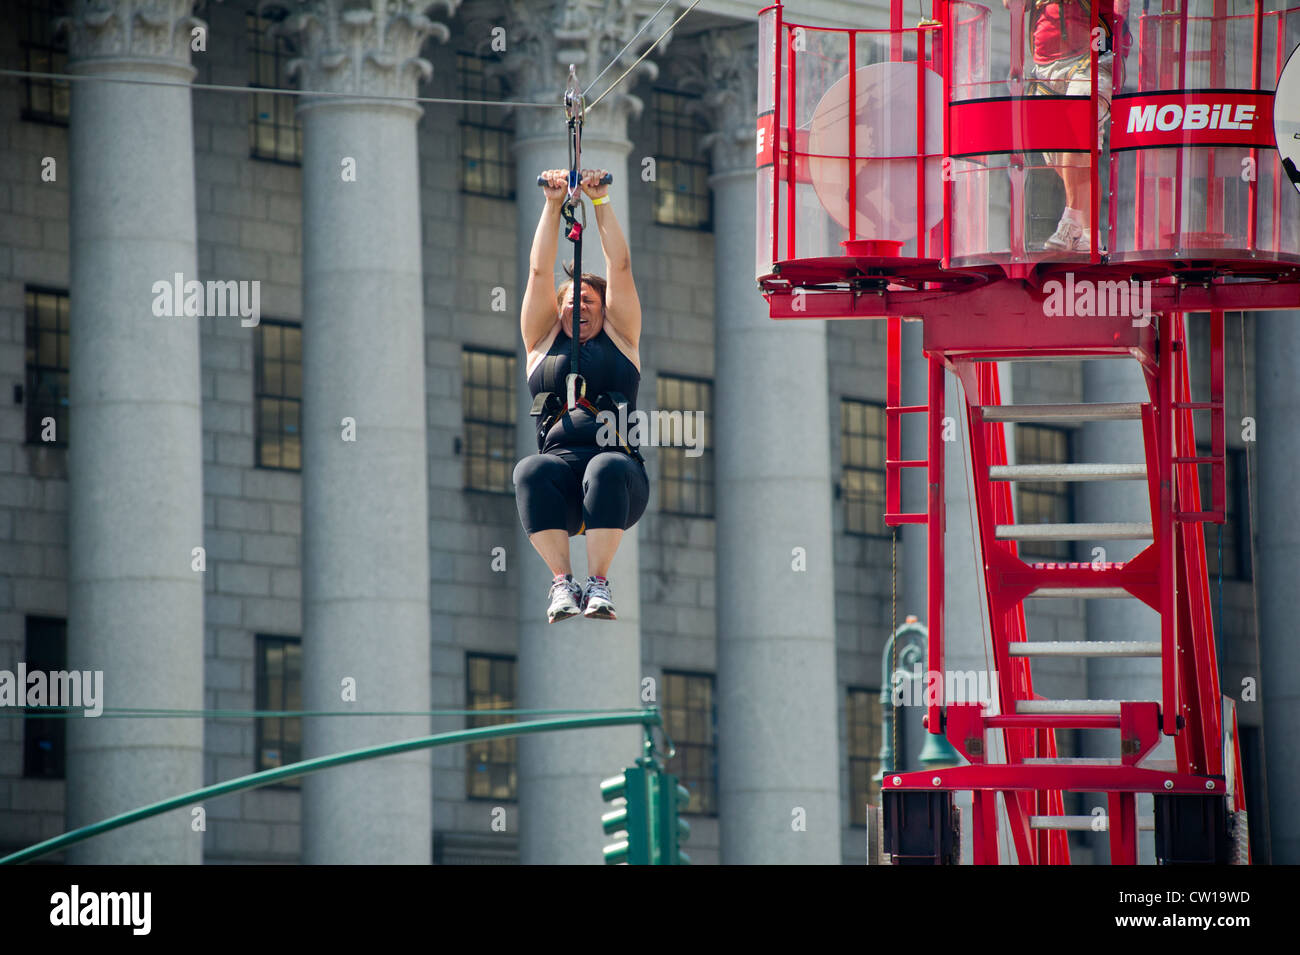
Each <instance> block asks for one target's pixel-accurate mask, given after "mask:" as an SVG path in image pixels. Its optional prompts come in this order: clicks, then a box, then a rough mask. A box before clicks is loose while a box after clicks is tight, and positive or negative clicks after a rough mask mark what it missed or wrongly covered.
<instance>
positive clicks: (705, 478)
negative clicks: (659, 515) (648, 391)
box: [656, 375, 713, 517]
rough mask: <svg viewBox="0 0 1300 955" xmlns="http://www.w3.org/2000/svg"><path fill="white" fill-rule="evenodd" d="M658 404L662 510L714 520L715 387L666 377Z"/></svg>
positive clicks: (659, 389) (709, 382)
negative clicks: (713, 440) (711, 439)
mask: <svg viewBox="0 0 1300 955" xmlns="http://www.w3.org/2000/svg"><path fill="white" fill-rule="evenodd" d="M658 399H659V410H658V411H657V412H656V416H657V418H658V422H659V424H658V427H659V436H658V440H659V451H658V456H659V510H660V511H661V512H663V513H664V514H683V515H687V516H690V517H712V516H713V448H712V443H711V442H710V441H709V435H710V434H712V432H713V382H711V381H705V380H702V379H698V378H678V377H674V376H672V375H660V376H659V388H658ZM678 412H681V414H680V416H678V414H677V413H678ZM687 452H690V453H689V454H688V453H687Z"/></svg>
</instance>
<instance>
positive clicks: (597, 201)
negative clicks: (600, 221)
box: [591, 196, 609, 206]
mask: <svg viewBox="0 0 1300 955" xmlns="http://www.w3.org/2000/svg"><path fill="white" fill-rule="evenodd" d="M607 202H609V196H601V197H600V198H599V199H592V200H591V204H592V205H593V206H603V205H604V204H605V203H607Z"/></svg>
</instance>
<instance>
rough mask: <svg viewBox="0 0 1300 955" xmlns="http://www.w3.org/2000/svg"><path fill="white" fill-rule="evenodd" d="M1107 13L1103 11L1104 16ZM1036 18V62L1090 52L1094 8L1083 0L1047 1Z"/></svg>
mask: <svg viewBox="0 0 1300 955" xmlns="http://www.w3.org/2000/svg"><path fill="white" fill-rule="evenodd" d="M1031 2H1032V0H1031ZM1106 12H1107V11H1105V10H1103V11H1101V13H1102V15H1103V16H1104V15H1105V14H1106ZM1033 17H1034V19H1033V25H1034V62H1035V63H1051V62H1052V61H1053V60H1059V59H1062V58H1063V57H1071V56H1079V55H1080V54H1083V53H1087V52H1088V47H1089V43H1088V40H1089V37H1090V36H1091V33H1092V11H1091V10H1090V9H1089V8H1088V7H1087V6H1085V5H1084V4H1083V3H1081V2H1079V0H1064V2H1058V3H1046V4H1043V5H1042V6H1039V7H1038V8H1037V9H1036V10H1035V11H1034V14H1033Z"/></svg>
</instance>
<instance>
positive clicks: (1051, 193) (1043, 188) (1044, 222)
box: [1025, 153, 1106, 250]
mask: <svg viewBox="0 0 1300 955" xmlns="http://www.w3.org/2000/svg"><path fill="white" fill-rule="evenodd" d="M1035 155H1036V156H1037V161H1039V162H1042V161H1043V154H1042V153H1036V154H1035ZM1028 173H1029V175H1028V177H1027V180H1028V181H1027V187H1026V189H1025V192H1026V193H1027V196H1026V200H1025V213H1026V220H1027V221H1026V222H1025V248H1026V249H1034V250H1038V249H1041V248H1043V243H1044V242H1046V241H1047V240H1048V239H1049V238H1051V236H1052V233H1054V232H1055V231H1056V227H1057V226H1058V225H1059V224H1060V221H1061V215H1062V214H1063V213H1064V211H1065V186H1064V185H1062V183H1061V177H1060V175H1058V174H1057V172H1056V170H1055V169H1054V168H1051V167H1043V166H1032V167H1030V168H1029V169H1028ZM1083 201H1084V202H1090V201H1091V197H1090V196H1087V195H1085V196H1084V197H1083ZM1102 206H1103V208H1102V209H1101V214H1102V215H1103V216H1105V214H1106V210H1105V208H1104V207H1105V203H1104V202H1103V203H1102ZM1083 208H1084V209H1086V208H1088V206H1083ZM1097 229H1098V235H1099V236H1103V237H1104V236H1105V234H1106V233H1105V231H1104V230H1105V225H1104V223H1098V226H1097Z"/></svg>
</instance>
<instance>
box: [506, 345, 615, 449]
mask: <svg viewBox="0 0 1300 955" xmlns="http://www.w3.org/2000/svg"><path fill="white" fill-rule="evenodd" d="M579 348H580V353H579V359H578V371H579V372H580V373H581V375H582V377H583V378H585V379H586V380H587V398H588V400H589V401H591V402H593V403H594V402H595V400H596V398H597V396H598V395H601V394H604V393H605V392H609V391H617V392H620V393H621V394H622V395H623V396H624V397H625V398H627V410H628V414H629V416H630V415H631V413H632V411H633V410H635V408H636V392H637V387H638V386H639V385H640V384H641V373H640V372H639V371H637V370H636V365H634V364H632V362H631V361H630V360H629V359H628V357H627V356H626V355H624V354H623V353H622V352H621V351H619V348H618V346H617V345H615V344H614V341H613V339H611V338H610V337H609V335H607V334H606V333H605V329H604V328H602V329H601V330H600V332H599V333H598V334H597V335H596V336H595V337H594V338H590V339H588V340H587V341H585V342H583V343H582V344H581V345H580V346H579ZM572 350H573V345H572V342H571V341H570V339H569V336H568V335H566V334H564V329H563V328H560V330H559V331H558V332H557V333H556V335H555V341H554V342H552V343H551V348H550V350H549V351H548V352H547V353H546V357H545V358H543V359H542V360H541V361H540V362H538V363H537V367H536V368H534V369H533V373H532V374H531V375H529V376H528V390H529V392H530V393H531V394H532V396H533V397H534V398H536V397H537V395H538V394H540V393H542V392H546V391H553V392H559V393H560V394H561V395H563V394H564V379H565V377H566V376H567V375H568V374H569V364H570V362H569V356H570V353H571V352H572ZM600 427H601V424H600V422H599V421H597V420H596V417H595V415H593V414H591V412H589V411H587V410H586V409H585V408H578V409H577V410H575V411H574V412H573V413H572V414H562V415H561V416H560V417H559V418H558V419H557V420H556V422H555V424H553V425H552V426H551V430H550V432H549V433H548V434H547V435H546V442H545V443H544V444H543V446H542V450H543V452H545V451H549V450H551V449H552V448H571V449H574V450H578V449H588V450H594V449H596V448H597V447H598V444H597V442H596V435H597V433H598V432H599V431H600ZM629 427H630V425H629ZM623 437H624V438H626V437H627V435H626V434H624V435H623Z"/></svg>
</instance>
